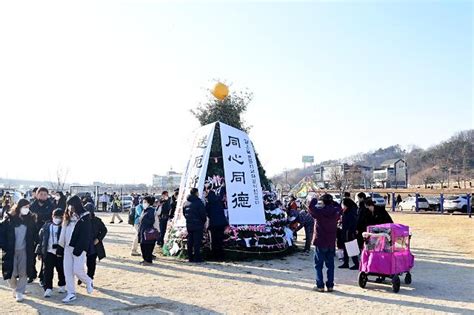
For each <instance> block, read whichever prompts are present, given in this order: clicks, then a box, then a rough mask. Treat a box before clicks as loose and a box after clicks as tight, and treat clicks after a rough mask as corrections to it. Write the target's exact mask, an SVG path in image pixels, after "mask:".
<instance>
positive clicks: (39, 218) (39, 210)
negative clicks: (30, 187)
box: [28, 187, 55, 285]
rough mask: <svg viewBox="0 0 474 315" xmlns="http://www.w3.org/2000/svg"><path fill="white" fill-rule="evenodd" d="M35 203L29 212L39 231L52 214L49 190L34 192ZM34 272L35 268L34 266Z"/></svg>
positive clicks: (43, 188)
mask: <svg viewBox="0 0 474 315" xmlns="http://www.w3.org/2000/svg"><path fill="white" fill-rule="evenodd" d="M35 195H36V198H35V201H33V203H32V204H31V206H30V211H31V212H32V213H34V214H35V215H36V229H37V230H38V231H39V230H40V229H41V228H42V227H43V225H44V224H45V223H46V222H48V221H49V220H51V215H52V214H53V210H54V209H55V208H54V204H53V202H52V201H51V199H50V198H49V190H48V189H47V188H46V187H40V188H38V189H37V190H36V194H35ZM37 245H38V243H37V239H36V240H35V248H36V246H37ZM34 268H35V270H36V266H34ZM42 270H43V262H41V268H40V273H39V280H40V284H41V285H44V283H43V271H42ZM31 282H33V279H32V278H29V279H28V283H31Z"/></svg>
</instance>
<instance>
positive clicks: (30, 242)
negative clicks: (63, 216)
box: [0, 199, 38, 302]
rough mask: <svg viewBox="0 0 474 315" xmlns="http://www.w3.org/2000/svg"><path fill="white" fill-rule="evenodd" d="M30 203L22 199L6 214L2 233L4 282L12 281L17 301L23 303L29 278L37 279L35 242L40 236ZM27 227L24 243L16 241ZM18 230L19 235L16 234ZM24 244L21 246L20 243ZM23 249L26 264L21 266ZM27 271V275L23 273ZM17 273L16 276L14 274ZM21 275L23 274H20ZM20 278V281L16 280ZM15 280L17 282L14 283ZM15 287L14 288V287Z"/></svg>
mask: <svg viewBox="0 0 474 315" xmlns="http://www.w3.org/2000/svg"><path fill="white" fill-rule="evenodd" d="M29 206H30V202H29V201H28V200H26V199H20V200H19V201H18V204H17V205H16V206H14V207H13V208H12V210H11V211H10V212H8V213H7V214H6V217H5V220H4V221H3V222H2V228H1V229H0V231H2V232H1V233H2V234H3V235H2V236H1V237H0V238H1V239H3V242H2V243H3V244H2V252H3V255H2V275H3V279H4V280H10V285H11V286H12V288H13V289H15V294H16V300H17V301H18V302H21V301H22V300H23V294H24V293H25V292H24V291H25V287H26V281H27V278H30V279H35V278H36V276H37V274H36V269H35V263H36V260H35V259H36V256H35V240H36V237H37V235H38V233H37V229H36V216H35V215H34V214H33V213H31V212H30V211H29ZM23 225H24V226H25V227H26V231H25V230H23V231H24V234H23V233H21V234H23V237H24V243H23V242H21V241H20V240H16V235H18V234H20V233H18V231H19V229H18V228H20V227H21V226H23ZM15 229H17V233H15ZM20 242H21V243H23V245H24V246H25V247H23V246H21V245H20V244H19V243H20ZM19 246H20V247H23V250H24V252H23V250H22V255H21V256H23V257H21V260H22V261H23V260H24V262H23V263H24V264H26V266H25V265H22V266H20V265H19V261H17V259H19V256H18V253H19V251H18V248H19ZM24 271H26V274H23V272H24ZM14 273H16V274H14ZM20 273H21V274H20ZM17 277H18V280H16V278H17ZM12 280H15V281H12ZM13 286H14V287H13Z"/></svg>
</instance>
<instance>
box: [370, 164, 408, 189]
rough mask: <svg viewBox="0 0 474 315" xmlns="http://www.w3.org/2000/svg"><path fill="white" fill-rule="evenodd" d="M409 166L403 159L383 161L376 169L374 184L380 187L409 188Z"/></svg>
mask: <svg viewBox="0 0 474 315" xmlns="http://www.w3.org/2000/svg"><path fill="white" fill-rule="evenodd" d="M407 183H408V167H407V163H406V162H405V160H403V159H393V160H387V161H385V162H383V163H382V164H381V165H380V167H379V168H377V169H375V170H374V185H375V187H380V188H407Z"/></svg>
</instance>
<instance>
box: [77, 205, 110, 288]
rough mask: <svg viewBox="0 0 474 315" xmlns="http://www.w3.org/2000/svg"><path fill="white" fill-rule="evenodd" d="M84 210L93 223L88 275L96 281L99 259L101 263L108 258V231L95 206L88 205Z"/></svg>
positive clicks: (88, 257)
mask: <svg viewBox="0 0 474 315" xmlns="http://www.w3.org/2000/svg"><path fill="white" fill-rule="evenodd" d="M84 209H86V211H89V213H90V216H91V223H92V243H91V245H90V247H89V251H88V252H87V275H88V276H89V277H90V278H91V279H92V280H94V276H95V270H96V266H97V259H99V261H100V260H102V259H104V258H105V257H106V255H105V247H104V243H103V240H104V238H105V236H106V235H107V232H108V231H107V227H106V226H105V224H104V222H102V220H101V219H100V218H99V217H97V216H96V215H95V212H94V209H95V207H94V205H93V204H91V203H87V204H86V205H85V206H84ZM79 281H80V280H79Z"/></svg>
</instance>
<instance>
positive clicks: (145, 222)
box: [138, 196, 157, 266]
mask: <svg viewBox="0 0 474 315" xmlns="http://www.w3.org/2000/svg"><path fill="white" fill-rule="evenodd" d="M154 203H155V198H153V197H151V196H146V197H145V198H143V213H142V215H141V217H140V226H139V228H138V242H139V243H140V249H141V251H142V257H143V261H142V262H141V264H142V265H145V266H147V265H151V264H153V250H154V248H155V244H156V241H157V238H154V237H152V236H153V235H152V234H153V233H151V232H153V230H155V227H154V225H155V208H153V207H152V205H153V204H154ZM148 235H150V236H151V237H148Z"/></svg>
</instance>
